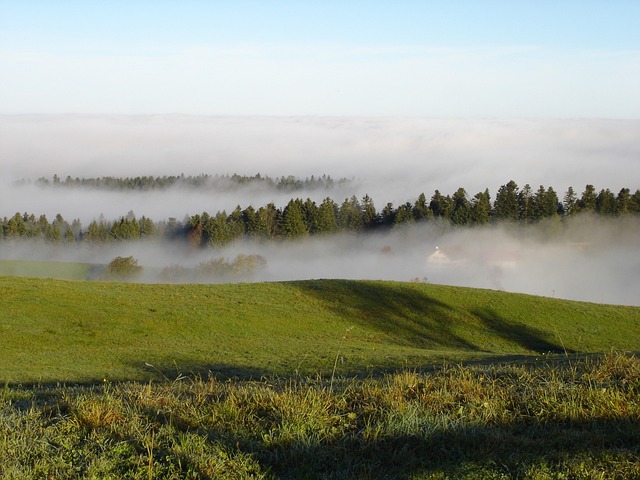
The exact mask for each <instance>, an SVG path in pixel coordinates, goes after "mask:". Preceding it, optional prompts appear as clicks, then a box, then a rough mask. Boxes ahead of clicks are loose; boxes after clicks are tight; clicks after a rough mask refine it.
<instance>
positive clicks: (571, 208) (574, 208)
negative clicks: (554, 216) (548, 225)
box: [562, 187, 579, 217]
mask: <svg viewBox="0 0 640 480" xmlns="http://www.w3.org/2000/svg"><path fill="white" fill-rule="evenodd" d="M562 206H563V208H564V213H565V215H569V216H570V217H572V216H574V215H575V214H576V213H578V209H579V208H578V197H577V196H576V192H575V191H574V190H573V187H569V188H568V189H567V193H565V195H564V198H563V200H562Z"/></svg>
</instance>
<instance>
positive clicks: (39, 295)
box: [0, 277, 640, 383]
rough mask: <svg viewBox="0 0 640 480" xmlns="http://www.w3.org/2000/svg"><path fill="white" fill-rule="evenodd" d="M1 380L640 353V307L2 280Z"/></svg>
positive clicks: (407, 293)
mask: <svg viewBox="0 0 640 480" xmlns="http://www.w3.org/2000/svg"><path fill="white" fill-rule="evenodd" d="M0 291H1V292H2V295H0V381H4V382H9V383H27V382H57V381H61V382H95V381H102V379H104V378H106V379H108V380H110V381H116V380H149V379H161V378H165V377H167V378H175V377H176V376H178V375H179V374H190V373H199V374H203V375H208V374H209V372H211V373H214V374H216V375H218V376H219V377H243V378H246V377H253V378H260V377H261V376H263V375H267V376H269V375H274V374H275V375H287V376H290V375H295V374H315V373H320V374H323V375H330V374H332V373H338V374H342V375H354V374H359V375H364V376H366V375H368V374H370V373H374V372H381V371H391V370H394V369H399V368H406V367H410V368H417V369H420V368H423V367H426V368H428V367H430V366H432V365H433V364H434V363H442V361H443V360H446V361H452V360H454V361H461V360H480V361H490V360H493V359H496V358H503V357H504V356H511V357H513V356H518V357H530V358H535V357H536V356H539V355H540V354H547V353H552V354H560V355H562V356H564V355H565V354H572V353H590V352H607V351H610V350H611V349H612V348H614V349H616V350H637V348H638V345H640V308H637V307H620V306H611V305H597V304H589V303H581V302H570V301H563V300H558V299H551V298H542V297H535V296H529V295H519V294H510V293H505V292H497V291H491V290H476V289H469V288H456V287H446V286H439V285H428V284H414V283H399V282H369V281H366V282H365V281H346V280H324V281H320V280H318V281H301V282H280V283H262V284H229V285H146V284H125V283H100V282H74V281H60V280H50V279H33V278H18V277H0Z"/></svg>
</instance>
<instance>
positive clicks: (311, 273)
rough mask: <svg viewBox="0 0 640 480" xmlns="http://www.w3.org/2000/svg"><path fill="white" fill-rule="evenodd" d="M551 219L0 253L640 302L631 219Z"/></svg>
mask: <svg viewBox="0 0 640 480" xmlns="http://www.w3.org/2000/svg"><path fill="white" fill-rule="evenodd" d="M558 227H559V223H558V222H554V221H549V222H542V223H540V224H538V225H535V226H530V227H512V228H507V227H504V226H487V227H483V228H452V227H450V226H448V225H446V224H445V223H444V222H431V223H426V224H419V225H412V226H404V227H402V228H397V229H394V230H392V231H389V232H386V233H373V234H361V235H336V236H330V237H312V238H308V239H306V240H299V241H271V242H247V241H241V242H236V243H234V244H232V245H230V246H228V247H226V248H219V249H213V248H211V249H199V250H193V249H189V248H187V247H186V246H185V245H183V244H179V243H171V244H170V243H163V242H158V241H155V242H153V241H147V242H131V243H115V242H114V243H111V244H108V245H106V246H104V247H100V248H91V247H88V246H86V245H85V246H75V247H71V248H68V247H67V248H64V247H57V248H54V247H52V246H50V245H46V244H33V243H31V244H30V243H15V244H14V243H9V242H5V243H4V244H0V260H6V259H31V260H34V259H41V260H49V261H51V260H53V261H81V262H90V263H103V264H104V263H108V262H109V261H110V260H112V259H113V258H114V257H115V256H133V257H135V258H136V259H137V260H138V262H139V264H140V265H142V266H143V267H144V271H145V274H144V276H143V277H142V278H140V281H145V282H157V281H161V280H160V279H159V273H160V272H161V269H162V268H164V267H168V266H171V265H180V266H181V267H184V268H186V269H194V268H196V267H197V266H198V265H199V264H200V263H202V262H206V261H208V260H211V259H214V258H221V257H222V258H225V259H227V260H229V261H232V260H233V259H234V258H235V257H236V256H237V255H239V254H244V255H260V256H262V257H264V259H265V261H266V266H265V268H263V269H258V270H256V271H255V272H253V274H250V275H244V276H235V277H234V276H231V277H226V278H211V279H210V281H212V282H223V281H224V282H237V281H242V282H246V281H252V282H253V281H276V280H299V279H314V278H347V279H372V280H399V281H416V280H417V281H421V282H430V283H438V284H447V285H459V286H468V287H476V288H488V289H494V290H504V291H509V292H520V293H529V294H534V295H542V296H548V297H557V298H565V299H573V300H583V301H589V302H596V303H611V304H624V305H637V306H640V284H639V283H638V281H637V279H638V276H639V275H640V219H638V218H629V219H603V218H597V217H589V216H586V217H578V218H576V219H574V220H572V221H569V222H568V223H567V225H566V226H565V228H564V229H560V230H559V229H558ZM185 281H193V280H188V279H187V280H185ZM199 281H200V280H199Z"/></svg>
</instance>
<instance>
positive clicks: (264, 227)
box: [257, 203, 280, 239]
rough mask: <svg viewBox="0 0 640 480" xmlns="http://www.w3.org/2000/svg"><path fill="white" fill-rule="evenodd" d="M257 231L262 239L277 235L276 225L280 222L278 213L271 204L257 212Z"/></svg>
mask: <svg viewBox="0 0 640 480" xmlns="http://www.w3.org/2000/svg"><path fill="white" fill-rule="evenodd" d="M257 216H258V229H257V232H258V234H259V235H260V236H261V237H264V238H269V239H271V238H275V237H276V236H277V235H278V223H279V221H280V211H279V210H278V209H277V208H276V206H275V205H274V204H273V203H269V204H267V206H265V207H260V208H259V209H258V212H257Z"/></svg>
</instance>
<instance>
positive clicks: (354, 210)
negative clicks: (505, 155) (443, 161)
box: [0, 181, 640, 248]
mask: <svg viewBox="0 0 640 480" xmlns="http://www.w3.org/2000/svg"><path fill="white" fill-rule="evenodd" d="M584 213H590V214H594V215H600V216H610V217H613V216H624V215H638V214H640V190H636V191H635V193H631V191H630V190H629V189H628V188H623V189H621V190H620V192H618V193H617V194H614V193H613V192H611V191H610V190H608V189H602V190H600V191H599V192H596V189H595V188H594V187H593V185H587V186H586V187H585V189H584V191H583V192H582V193H581V194H580V195H578V194H577V193H576V192H575V191H574V189H573V188H572V187H569V189H568V190H567V192H566V193H565V195H564V197H563V198H562V200H560V199H559V198H558V195H557V194H556V192H555V191H554V189H553V188H552V187H548V188H545V187H544V186H540V187H539V188H538V189H537V190H535V191H534V190H533V189H532V188H531V187H530V186H529V185H525V186H524V187H522V188H519V187H518V185H517V184H516V183H515V182H514V181H510V182H508V183H507V184H505V185H502V186H501V187H500V188H499V189H498V191H497V193H496V198H495V201H493V202H492V201H491V197H490V194H489V190H488V189H486V190H485V191H483V192H479V193H477V194H475V195H474V196H473V197H471V198H469V196H468V195H467V192H466V191H465V190H464V188H459V189H458V190H456V191H455V192H454V193H453V194H452V195H442V194H441V193H440V192H439V191H438V190H436V191H435V193H434V194H433V195H432V196H431V198H430V199H427V197H426V196H425V194H424V193H421V194H420V195H419V196H418V197H417V198H416V200H415V201H414V202H406V203H404V204H402V205H398V206H397V207H396V206H394V205H393V204H391V203H387V204H386V205H385V206H384V207H383V208H382V209H381V210H378V209H376V207H375V205H374V202H373V199H372V198H371V197H369V195H364V196H363V197H362V198H360V199H359V198H357V197H356V196H351V197H350V198H345V199H344V201H342V202H341V203H337V202H336V201H334V200H333V199H331V198H330V197H327V198H325V199H324V200H323V201H322V202H320V203H319V204H317V203H316V202H315V201H313V200H311V199H309V198H307V199H306V200H302V199H301V198H292V199H291V200H290V201H289V202H288V203H287V205H285V206H284V207H282V208H279V207H277V206H276V205H274V204H273V203H269V204H267V205H264V206H261V207H259V208H257V209H256V208H254V207H253V206H248V207H246V208H244V209H243V208H242V207H240V206H237V207H236V208H235V209H234V210H233V211H232V212H231V213H227V212H226V211H219V212H217V213H216V214H214V215H211V214H209V213H207V212H203V213H200V214H195V215H190V216H186V217H185V218H184V219H183V220H182V221H178V220H177V219H176V218H169V219H168V220H163V221H159V222H154V221H152V220H151V219H150V218H148V217H145V216H142V217H140V218H137V217H136V216H135V214H134V213H133V212H129V213H128V214H127V215H126V216H123V217H121V218H119V219H117V220H115V221H111V220H107V219H105V218H103V217H101V218H99V219H97V220H93V221H92V222H91V223H90V224H89V225H88V226H87V227H86V228H84V227H83V226H82V225H81V223H80V221H79V220H73V221H71V222H67V221H66V220H65V219H64V218H63V217H62V215H60V214H58V215H56V217H55V219H53V220H52V221H49V219H47V218H46V216H44V215H40V216H39V217H36V216H35V215H33V214H29V213H24V214H21V213H16V214H15V215H14V216H12V217H9V218H7V217H4V218H3V219H2V224H1V230H0V240H10V239H23V238H28V239H37V240H43V241H47V242H52V243H57V242H68V243H77V242H82V243H88V244H95V245H98V244H103V243H106V242H112V241H122V240H138V239H144V238H164V239H169V240H182V241H184V242H186V243H187V244H188V245H190V246H192V247H194V248H200V247H207V246H212V247H215V246H223V245H227V244H229V243H231V242H233V241H234V240H237V239H240V238H253V239H267V240H270V239H290V238H302V237H307V236H311V235H331V234H334V233H338V232H370V231H375V230H383V229H390V228H394V227H398V226H402V225H406V224H411V223H417V222H430V221H444V222H448V223H450V224H452V225H459V226H473V225H485V224H488V223H492V222H511V223H514V224H531V223H535V222H538V221H540V220H542V219H546V218H555V219H558V220H561V219H562V218H567V217H572V216H575V215H577V214H584Z"/></svg>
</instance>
